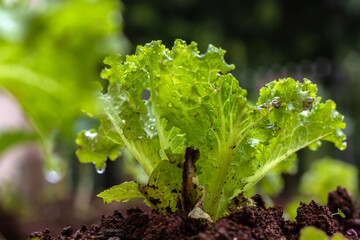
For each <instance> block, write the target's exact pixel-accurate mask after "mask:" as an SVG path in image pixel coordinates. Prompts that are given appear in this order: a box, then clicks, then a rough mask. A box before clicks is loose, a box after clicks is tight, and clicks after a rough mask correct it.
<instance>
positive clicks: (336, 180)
mask: <svg viewBox="0 0 360 240" xmlns="http://www.w3.org/2000/svg"><path fill="white" fill-rule="evenodd" d="M357 176H358V170H357V168H356V167H355V166H353V165H350V164H348V163H345V162H343V161H340V160H336V159H332V158H323V159H320V160H318V161H315V162H313V163H312V164H311V165H310V168H309V170H308V171H306V172H305V173H304V174H303V176H302V177H301V179H300V185H299V192H300V194H301V195H303V196H308V197H311V199H312V200H314V201H317V202H319V203H320V204H326V202H327V196H328V193H329V192H331V191H334V190H335V189H336V188H337V187H338V186H341V187H344V188H346V189H347V191H348V192H349V193H350V194H351V195H352V196H356V191H357V188H358V179H357Z"/></svg>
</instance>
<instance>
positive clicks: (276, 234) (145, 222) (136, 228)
mask: <svg viewBox="0 0 360 240" xmlns="http://www.w3.org/2000/svg"><path fill="white" fill-rule="evenodd" d="M253 199H254V200H255V202H256V204H257V206H256V207H244V208H241V209H240V210H236V211H235V212H233V213H231V214H230V215H229V216H227V217H225V218H222V219H220V220H219V221H217V222H216V223H215V224H206V223H204V222H203V221H201V220H197V219H192V218H190V217H187V216H186V215H184V214H183V213H181V212H180V211H179V212H176V213H172V214H158V213H156V212H154V211H153V212H143V211H141V210H140V209H137V208H135V209H130V210H128V211H127V216H126V217H124V216H123V215H122V214H121V213H120V212H118V211H115V212H114V214H113V215H111V216H103V217H102V218H101V221H100V224H94V225H92V226H90V227H86V226H82V227H81V228H80V229H77V230H75V229H73V228H72V227H65V228H64V229H63V231H62V232H61V235H60V236H52V235H51V233H50V232H49V230H47V229H45V230H44V231H42V232H34V233H32V234H31V235H30V238H32V237H34V238H41V239H44V240H50V239H59V240H60V239H61V240H67V239H99V240H101V239H112V240H116V239H118V240H120V239H145V240H149V239H172V240H176V239H191V240H205V239H209V240H212V239H214V240H215V239H217V240H218V239H221V240H222V239H224V240H226V239H232V240H233V239H238V240H245V239H246V240H249V239H276V240H278V239H289V240H295V239H299V236H300V232H301V229H302V228H304V227H306V226H314V227H316V228H319V229H321V230H323V231H324V232H326V233H327V234H328V235H329V236H331V235H333V234H335V233H336V232H339V233H341V234H342V235H344V236H345V237H346V238H348V239H357V235H358V234H359V233H360V209H359V208H358V207H357V206H356V203H355V201H354V200H353V198H352V197H351V196H350V195H349V194H348V192H347V191H346V189H344V188H340V187H338V188H337V189H336V190H335V191H333V192H331V193H329V197H328V204H327V205H326V206H323V205H320V204H318V203H316V202H314V201H311V202H310V203H309V204H306V203H301V204H300V206H299V208H298V209H297V217H296V221H289V220H285V219H284V218H283V209H282V207H281V206H275V207H271V208H265V204H264V202H263V201H262V199H261V197H260V196H259V195H256V196H254V197H253ZM339 209H340V210H341V211H342V212H343V213H344V214H345V218H343V217H341V216H340V215H339V214H337V215H336V214H335V215H334V213H336V212H338V211H339Z"/></svg>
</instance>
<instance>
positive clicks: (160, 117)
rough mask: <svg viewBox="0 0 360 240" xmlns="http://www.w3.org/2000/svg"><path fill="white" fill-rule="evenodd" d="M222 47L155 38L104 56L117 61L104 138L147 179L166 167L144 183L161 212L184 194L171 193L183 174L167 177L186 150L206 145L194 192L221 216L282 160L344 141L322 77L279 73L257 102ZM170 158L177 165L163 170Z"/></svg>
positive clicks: (102, 111)
mask: <svg viewBox="0 0 360 240" xmlns="http://www.w3.org/2000/svg"><path fill="white" fill-rule="evenodd" d="M224 54H225V51H224V50H222V49H219V48H215V47H214V46H212V45H209V47H208V50H207V52H206V53H205V54H200V53H199V51H198V49H197V46H196V43H194V42H192V43H191V44H189V45H187V44H186V43H185V42H184V41H182V40H176V41H175V44H174V47H173V48H172V49H171V50H169V49H167V48H166V47H165V46H164V45H162V44H161V42H160V41H153V42H151V43H149V44H146V45H145V46H138V48H137V50H136V53H135V54H134V55H131V56H127V57H126V59H125V60H123V61H122V60H120V59H119V58H118V57H109V58H107V59H106V61H105V63H106V64H108V65H109V66H110V67H109V68H106V69H105V70H104V71H103V73H102V77H104V78H106V79H108V81H109V87H108V88H107V89H104V90H103V92H104V93H102V94H100V95H99V97H98V103H99V106H100V107H98V109H97V110H96V111H95V112H94V114H93V115H95V116H96V117H98V118H99V119H100V122H101V128H103V129H106V130H107V131H106V134H105V136H109V138H119V139H121V142H122V143H123V144H124V145H126V146H127V147H128V149H129V150H130V151H131V152H132V153H133V154H134V156H135V158H136V159H137V160H138V162H139V164H140V165H141V166H142V167H143V168H144V170H145V172H146V173H147V174H148V176H150V179H149V182H151V181H152V180H151V179H152V177H151V176H153V174H155V172H156V174H158V173H159V174H158V177H157V178H156V179H157V180H156V181H155V182H157V184H158V185H157V186H158V187H157V188H155V189H154V188H152V187H151V186H153V185H154V184H149V183H148V185H147V187H144V188H141V191H142V193H143V194H144V195H146V196H147V197H145V198H147V199H150V196H151V197H153V198H155V197H154V196H159V197H158V198H155V199H156V200H157V202H159V201H160V202H161V203H159V204H157V205H159V206H161V207H159V208H160V209H161V211H163V210H164V209H166V207H165V206H168V209H171V211H173V210H174V207H175V206H176V207H179V206H178V205H177V203H178V198H179V195H177V194H174V195H171V194H168V190H167V189H168V185H166V184H165V183H166V182H167V181H169V182H171V184H170V186H172V187H171V188H172V189H178V187H179V186H180V185H181V181H184V179H185V178H184V179H181V178H180V177H179V178H173V179H169V178H168V176H165V175H171V174H175V172H176V174H175V175H176V176H178V175H177V174H180V173H181V168H180V167H183V166H184V162H185V155H186V154H185V152H186V150H187V149H189V148H192V149H194V150H196V151H199V157H198V159H196V160H195V162H194V164H195V165H194V166H193V167H192V168H193V169H192V170H190V171H193V175H192V177H193V181H192V182H193V184H195V185H196V186H197V187H196V188H195V187H194V191H197V190H195V189H202V188H203V189H204V192H205V194H202V196H199V198H201V199H202V200H201V207H200V208H199V206H197V207H198V210H199V209H200V210H201V211H204V213H206V214H209V215H210V217H211V218H212V219H213V220H217V219H219V218H220V217H222V216H224V215H226V214H227V212H228V208H229V204H230V203H231V201H232V200H233V199H234V198H236V197H238V196H239V195H241V194H243V192H246V191H248V190H249V189H251V188H252V187H253V186H254V185H255V184H256V183H257V182H258V181H260V180H261V179H262V178H263V177H264V176H265V175H266V174H267V173H268V172H269V171H270V170H272V169H273V168H274V167H276V166H277V165H278V164H279V163H281V162H282V161H284V160H286V159H288V160H289V161H291V160H292V159H294V158H295V155H294V154H295V153H296V152H297V151H298V150H300V149H302V148H305V147H310V148H312V149H316V148H317V147H318V146H319V142H320V141H330V142H333V143H334V144H335V146H336V147H338V148H339V149H344V148H345V147H346V143H345V138H346V137H345V135H344V134H343V132H342V131H341V129H343V128H344V127H345V124H344V123H343V121H342V120H343V116H342V115H341V114H339V113H338V112H337V111H336V109H335V103H334V102H332V101H330V100H328V101H326V102H322V101H321V98H320V97H316V92H317V88H316V85H314V84H312V83H311V82H310V81H309V80H307V79H304V82H303V83H300V82H298V81H295V80H293V79H291V78H287V79H281V80H278V81H273V82H271V83H269V84H267V85H266V87H264V88H262V89H261V90H260V96H259V99H258V102H257V104H256V106H253V105H251V104H249V103H248V101H247V99H246V95H247V92H246V90H244V89H242V88H241V87H240V86H239V83H238V81H237V80H236V79H235V78H234V77H233V76H232V75H231V74H230V73H229V71H230V70H232V69H233V68H234V66H233V65H228V64H226V63H225V61H224ZM146 92H149V93H150V97H149V98H148V99H146V98H145V97H144V96H143V95H144V93H146ZM88 144H89V143H88ZM164 162H165V163H164ZM163 164H166V165H165V166H176V167H172V168H169V169H168V171H160V170H159V166H160V169H161V168H162V167H163ZM169 164H171V165H169ZM195 170H196V171H195ZM172 171H174V172H172ZM182 171H183V177H184V176H186V173H184V171H185V168H183V169H182ZM160 183H161V184H160ZM190 185H191V184H190ZM165 192H166V194H165V195H164V197H162V196H163V194H164V193H165ZM195 195H196V194H195V193H194V196H195ZM165 196H166V197H165ZM204 196H205V197H204ZM195 200H196V199H195ZM195 200H194V199H193V200H192V201H190V202H192V203H194V202H196V201H195ZM199 200H200V199H197V201H199ZM152 205H155V204H152ZM193 205H194V206H192V207H194V208H195V205H196V204H193ZM182 207H184V206H182ZM198 210H197V211H198ZM202 215H205V214H202Z"/></svg>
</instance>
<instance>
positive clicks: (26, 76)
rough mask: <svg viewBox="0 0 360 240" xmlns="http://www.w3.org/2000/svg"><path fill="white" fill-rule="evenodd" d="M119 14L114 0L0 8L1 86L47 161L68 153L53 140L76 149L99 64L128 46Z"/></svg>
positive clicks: (51, 2) (49, 166)
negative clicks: (16, 103) (23, 116)
mask: <svg viewBox="0 0 360 240" xmlns="http://www.w3.org/2000/svg"><path fill="white" fill-rule="evenodd" d="M121 10H122V5H121V2H120V1H117V0H101V1H100V0H92V1H87V0H64V1H36V2H35V1H34V2H28V1H26V4H25V3H22V4H20V3H19V4H5V3H3V4H1V3H0V86H2V87H4V88H5V89H6V90H8V91H9V92H11V93H12V94H13V95H14V96H15V97H16V98H17V100H18V101H19V104H20V105H21V107H22V108H23V110H24V111H25V113H26V114H27V118H28V119H30V124H31V125H32V128H33V130H34V132H35V133H36V134H37V135H38V138H39V139H40V140H41V143H42V147H43V152H44V156H45V158H46V159H47V160H49V159H55V158H54V157H52V155H53V153H54V152H58V153H60V154H59V156H61V155H63V157H64V153H65V152H66V151H68V147H66V149H61V146H60V144H56V143H55V141H62V142H68V143H69V144H67V145H66V146H70V147H71V148H73V150H74V149H75V145H74V144H73V140H74V138H75V136H74V131H73V124H74V122H75V120H76V119H78V118H79V117H80V116H81V115H82V110H88V111H90V112H91V109H92V108H93V92H94V90H95V89H96V88H97V87H96V85H97V84H96V82H97V81H98V80H99V78H100V77H99V71H100V69H101V68H102V60H103V59H104V58H105V56H106V55H109V54H113V53H118V52H124V49H126V47H127V41H126V40H125V37H124V36H123V35H122V34H121V31H122V17H121ZM73 150H70V151H69V152H73ZM56 165H58V164H54V163H50V162H49V161H47V162H46V167H47V168H53V167H56Z"/></svg>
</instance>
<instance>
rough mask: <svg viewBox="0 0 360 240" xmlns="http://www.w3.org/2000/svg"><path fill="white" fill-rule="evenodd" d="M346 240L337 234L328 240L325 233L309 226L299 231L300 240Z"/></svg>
mask: <svg viewBox="0 0 360 240" xmlns="http://www.w3.org/2000/svg"><path fill="white" fill-rule="evenodd" d="M328 239H331V240H346V239H347V238H346V237H344V236H343V235H341V234H339V233H335V234H334V235H333V236H332V237H331V238H329V237H328V236H327V235H326V233H325V232H323V231H321V230H320V229H317V228H315V227H312V226H309V227H305V228H304V229H303V230H301V234H300V240H328Z"/></svg>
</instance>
